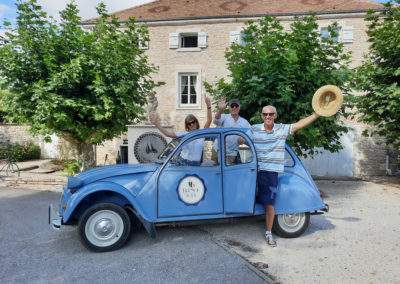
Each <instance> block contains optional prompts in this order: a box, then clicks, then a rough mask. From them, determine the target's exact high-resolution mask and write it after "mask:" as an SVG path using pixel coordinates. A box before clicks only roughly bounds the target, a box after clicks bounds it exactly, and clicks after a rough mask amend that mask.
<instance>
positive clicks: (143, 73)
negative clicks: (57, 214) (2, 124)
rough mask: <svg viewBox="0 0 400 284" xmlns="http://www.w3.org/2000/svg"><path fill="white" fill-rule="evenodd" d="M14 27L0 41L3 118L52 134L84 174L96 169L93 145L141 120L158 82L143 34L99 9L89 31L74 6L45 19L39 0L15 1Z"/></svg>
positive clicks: (137, 27) (143, 29) (142, 29)
mask: <svg viewBox="0 0 400 284" xmlns="http://www.w3.org/2000/svg"><path fill="white" fill-rule="evenodd" d="M17 8H18V17H17V23H16V26H15V27H14V28H12V27H11V26H10V23H7V22H5V23H4V26H5V27H6V28H11V31H10V32H8V33H6V36H5V37H4V38H2V39H1V42H0V70H1V86H0V90H7V92H6V91H3V92H2V93H1V97H0V99H1V101H0V103H1V105H2V109H3V110H4V111H6V113H7V116H8V119H10V120H13V121H15V122H18V123H29V124H31V132H32V133H33V134H34V135H36V134H43V135H49V134H52V133H56V134H57V135H59V136H61V137H63V138H64V139H66V140H67V141H69V142H70V143H71V145H72V146H73V147H74V148H75V150H76V153H77V158H78V160H79V161H80V162H81V164H82V166H81V169H82V170H83V169H87V168H90V167H93V166H94V154H93V145H94V144H99V143H102V142H103V141H105V140H109V139H112V138H113V137H116V136H118V135H120V134H121V133H122V132H124V131H126V125H127V124H129V123H131V122H132V121H135V120H140V119H143V115H144V113H145V110H144V108H143V106H144V105H145V104H146V100H147V99H146V96H147V94H148V93H149V92H150V91H151V90H152V89H153V88H154V87H155V86H157V85H159V84H160V83H155V82H154V81H152V80H151V77H150V74H151V73H153V72H155V71H157V70H156V68H155V66H153V65H151V64H149V63H148V58H147V57H146V55H145V54H144V50H143V49H141V48H140V47H139V45H141V44H145V42H146V41H148V30H147V28H146V27H144V26H143V25H137V24H136V23H135V20H134V19H133V18H131V19H129V21H128V22H127V23H126V24H125V25H126V27H122V26H121V24H120V23H119V22H118V19H117V18H116V17H112V18H111V19H110V18H109V16H108V14H107V11H106V8H105V6H104V4H100V5H99V6H98V7H97V13H98V15H99V17H98V18H97V20H96V23H95V25H94V27H93V29H91V30H90V31H89V30H83V29H82V27H81V18H80V17H79V16H78V12H79V11H78V9H77V7H76V5H75V4H73V3H71V4H69V5H67V7H66V9H65V10H63V11H62V12H60V15H61V22H60V23H56V22H55V21H54V20H53V19H52V18H49V17H48V16H47V14H46V13H45V12H43V11H42V9H41V7H40V6H39V5H37V3H36V0H29V1H26V2H25V1H22V0H18V1H17Z"/></svg>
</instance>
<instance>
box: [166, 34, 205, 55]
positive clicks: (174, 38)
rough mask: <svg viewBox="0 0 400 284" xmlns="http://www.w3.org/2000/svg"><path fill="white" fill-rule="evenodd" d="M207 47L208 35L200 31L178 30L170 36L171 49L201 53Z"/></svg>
mask: <svg viewBox="0 0 400 284" xmlns="http://www.w3.org/2000/svg"><path fill="white" fill-rule="evenodd" d="M206 47H207V33H205V32H202V31H201V30H200V29H187V30H177V31H176V32H175V33H170V34H169V48H170V49H177V50H178V51H201V49H203V48H206Z"/></svg>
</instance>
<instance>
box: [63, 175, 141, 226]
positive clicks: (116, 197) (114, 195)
mask: <svg viewBox="0 0 400 284" xmlns="http://www.w3.org/2000/svg"><path fill="white" fill-rule="evenodd" d="M104 202H109V203H114V204H117V205H119V206H121V207H122V208H125V207H127V206H130V207H132V208H135V210H136V211H137V212H138V214H140V209H139V206H138V204H137V202H136V200H135V197H134V196H133V195H132V194H131V193H130V192H129V191H128V190H127V189H126V188H124V187H123V186H120V185H118V184H115V183H110V182H97V183H93V184H89V185H87V186H84V187H82V188H80V189H79V190H78V191H76V192H75V193H74V194H73V195H72V196H71V198H70V199H69V200H68V201H67V207H66V209H65V211H64V214H63V222H64V223H67V222H68V221H70V219H71V218H74V219H77V220H79V219H80V217H81V216H82V214H83V212H84V211H85V210H86V209H87V208H89V207H90V206H93V205H95V204H97V203H104ZM128 212H129V211H128Z"/></svg>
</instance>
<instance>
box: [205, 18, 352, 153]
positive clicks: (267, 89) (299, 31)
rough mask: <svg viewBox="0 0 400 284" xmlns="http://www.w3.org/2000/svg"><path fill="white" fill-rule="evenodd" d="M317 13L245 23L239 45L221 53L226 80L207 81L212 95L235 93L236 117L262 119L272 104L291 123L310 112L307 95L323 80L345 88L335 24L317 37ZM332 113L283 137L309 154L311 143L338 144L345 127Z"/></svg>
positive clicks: (346, 74) (345, 61) (335, 147)
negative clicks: (287, 19) (284, 21)
mask: <svg viewBox="0 0 400 284" xmlns="http://www.w3.org/2000/svg"><path fill="white" fill-rule="evenodd" d="M316 20H317V19H316V16H315V15H312V16H307V17H303V18H296V19H295V21H294V22H293V23H292V24H291V25H290V28H289V29H285V28H284V27H283V26H282V24H281V23H280V21H278V20H277V19H276V18H271V17H266V18H263V19H261V20H259V21H258V23H255V22H252V21H250V22H248V23H247V25H246V27H245V29H244V31H243V38H244V41H245V42H244V44H233V45H232V47H231V50H229V51H227V52H226V59H227V61H228V68H229V70H230V71H231V75H230V76H231V78H232V80H231V82H226V81H225V80H224V79H221V80H219V81H218V82H217V83H216V84H215V85H214V86H212V85H210V84H208V83H207V84H206V88H207V89H208V91H209V92H211V93H213V94H214V95H215V96H216V97H220V96H226V97H227V98H234V97H237V98H239V99H240V102H241V110H240V113H241V116H243V117H245V118H247V119H249V121H250V122H251V123H261V122H262V119H261V110H262V107H263V106H266V105H274V106H275V107H276V108H277V111H278V118H277V122H282V123H293V122H296V121H298V120H299V119H301V118H304V117H306V116H309V115H311V114H312V112H313V109H312V106H311V100H312V96H313V94H314V93H315V91H316V90H317V89H318V88H319V87H322V86H323V85H328V84H331V85H336V86H338V87H340V88H342V89H343V91H346V90H347V89H346V88H345V82H346V81H347V80H348V77H349V73H350V71H349V69H348V68H347V64H348V61H349V55H348V54H346V53H345V52H344V51H343V44H342V43H340V42H338V41H337V40H335V37H337V36H338V34H337V32H336V30H337V25H336V24H333V25H331V26H329V27H328V31H329V34H330V37H328V38H324V39H322V40H321V35H320V33H319V31H318V24H317V22H316ZM338 116H339V115H336V116H335V117H328V118H320V119H318V120H317V121H316V122H314V123H313V124H312V126H310V127H307V128H304V129H302V130H301V131H298V132H297V133H296V134H295V135H294V136H291V137H288V143H290V144H291V145H292V146H295V149H296V152H297V153H298V154H299V155H303V156H306V155H307V153H310V154H314V153H315V149H314V147H322V148H324V149H326V150H329V151H332V152H334V151H338V150H339V149H341V148H342V147H341V145H340V142H339V138H340V136H339V135H340V133H341V132H346V131H347V128H346V127H344V126H343V125H339V124H338V123H337V118H338Z"/></svg>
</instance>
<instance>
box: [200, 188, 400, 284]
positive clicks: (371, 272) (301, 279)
mask: <svg viewBox="0 0 400 284" xmlns="http://www.w3.org/2000/svg"><path fill="white" fill-rule="evenodd" d="M317 185H318V187H319V189H320V190H321V191H323V192H324V193H325V195H326V198H325V202H326V203H328V204H329V205H330V211H329V213H327V214H324V215H316V216H312V217H311V222H310V226H309V228H308V230H307V231H306V232H305V233H304V234H303V235H302V236H301V237H299V238H296V239H284V238H277V242H278V246H277V247H275V248H271V247H268V246H267V245H266V243H265V242H264V240H263V238H262V237H263V234H264V228H263V226H264V225H263V222H261V221H250V222H249V221H247V222H242V223H239V224H225V225H208V226H203V227H202V228H203V229H204V230H206V231H207V232H209V233H210V234H211V235H212V236H213V238H214V239H215V240H216V241H217V242H219V243H221V244H222V245H225V246H227V247H229V248H230V249H232V250H234V251H235V252H236V253H237V254H239V255H240V256H242V257H243V258H245V259H247V260H248V261H249V262H250V263H252V264H253V265H254V266H256V267H258V268H259V269H260V270H262V271H263V272H264V273H266V274H267V275H268V276H269V277H270V278H272V279H274V280H275V281H276V282H279V283H400V259H399V257H400V228H399V224H400V189H399V188H397V187H394V186H389V185H383V184H375V183H371V182H364V181H317Z"/></svg>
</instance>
